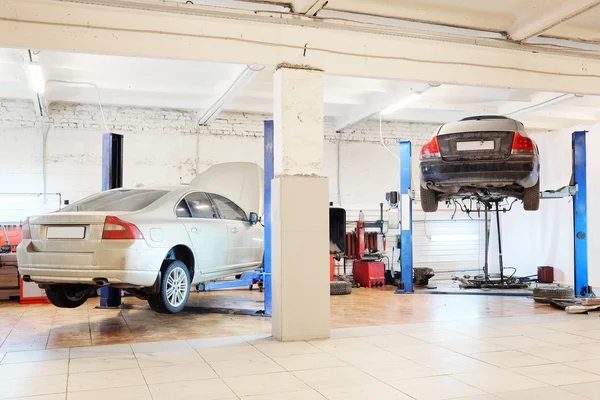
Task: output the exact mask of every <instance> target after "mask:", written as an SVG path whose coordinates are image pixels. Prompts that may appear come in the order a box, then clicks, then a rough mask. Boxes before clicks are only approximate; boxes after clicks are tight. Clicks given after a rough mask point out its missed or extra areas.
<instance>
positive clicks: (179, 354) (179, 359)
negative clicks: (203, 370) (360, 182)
mask: <svg viewBox="0 0 600 400" xmlns="http://www.w3.org/2000/svg"><path fill="white" fill-rule="evenodd" d="M135 358H136V359H137V362H138V364H139V366H140V367H141V368H146V367H161V366H162V367H165V366H169V365H178V364H195V363H198V364H204V363H205V361H204V359H203V358H202V357H201V356H200V354H198V352H197V351H196V350H188V351H174V352H161V353H139V354H136V355H135Z"/></svg>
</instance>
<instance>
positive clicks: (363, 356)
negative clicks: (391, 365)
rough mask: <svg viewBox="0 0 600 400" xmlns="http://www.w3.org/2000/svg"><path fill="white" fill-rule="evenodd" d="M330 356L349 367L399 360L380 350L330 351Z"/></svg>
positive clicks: (391, 354)
mask: <svg viewBox="0 0 600 400" xmlns="http://www.w3.org/2000/svg"><path fill="white" fill-rule="evenodd" d="M331 354H332V355H334V356H335V357H337V358H339V359H340V360H342V361H344V362H346V363H348V364H350V365H364V364H378V363H383V362H393V361H398V359H399V357H398V355H396V354H394V353H392V352H389V351H387V350H384V349H381V348H374V349H359V350H342V351H332V352H331ZM400 359H403V358H401V357H400Z"/></svg>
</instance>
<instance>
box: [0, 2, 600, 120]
mask: <svg viewBox="0 0 600 400" xmlns="http://www.w3.org/2000/svg"><path fill="white" fill-rule="evenodd" d="M147 1H148V0H147ZM166 2H169V1H166ZM180 2H182V1H180ZM194 3H195V4H197V5H213V6H215V5H218V6H221V7H229V8H240V9H250V10H255V11H257V12H261V11H264V12H292V11H293V12H295V13H301V14H305V15H309V16H313V15H316V16H317V17H320V18H334V19H352V20H355V21H359V22H364V23H377V24H381V25H397V24H415V23H417V25H416V27H415V25H409V26H408V27H409V28H411V29H420V30H430V29H432V30H436V29H445V30H446V32H449V33H453V34H454V33H456V34H459V35H467V36H468V35H471V36H472V37H474V38H476V37H478V36H482V35H483V36H485V35H486V34H489V35H497V38H498V40H508V39H507V38H509V37H513V36H514V39H515V40H517V39H519V41H521V42H523V43H528V44H531V45H535V44H536V42H535V41H536V40H541V39H544V40H557V39H558V40H562V42H552V43H551V44H552V45H553V46H568V47H570V46H573V47H575V48H579V49H581V47H578V46H584V45H585V46H592V47H591V49H586V51H590V52H593V54H596V52H597V54H598V57H600V44H596V43H595V42H597V41H600V24H598V23H597V21H598V20H599V19H600V6H598V5H600V0H595V1H594V0H529V1H528V2H523V1H521V0H505V1H502V2H491V1H480V0H462V1H460V2H457V1H451V0H402V1H401V0H395V1H394V0H370V1H364V0H329V1H328V2H327V1H324V0H288V1H277V0H275V1H269V2H268V3H265V2H264V1H259V0H257V1H243V0H196V1H195V2H194ZM374 17H377V18H379V19H376V20H373V18H374ZM457 28H458V30H456V31H455V29H457ZM465 28H466V29H469V30H472V31H468V32H464V31H461V30H460V29H465ZM492 37H496V36H492ZM565 41H566V42H565ZM594 46H598V48H597V49H596V48H595V47H594ZM35 53H37V52H34V61H37V62H39V64H40V65H41V67H42V69H43V72H44V77H45V79H46V81H47V84H46V92H45V100H46V102H47V103H52V102H57V101H61V102H76V103H91V104H96V103H97V102H98V96H99V97H100V99H101V102H102V104H103V105H124V106H138V107H165V108H181V109H190V110H196V111H198V112H199V113H200V114H202V113H203V112H204V111H206V110H208V109H211V108H212V109H213V110H214V109H215V107H214V105H215V104H218V105H220V107H217V111H222V110H226V111H243V112H260V113H270V112H271V111H272V104H273V83H272V75H273V69H272V68H269V67H267V68H264V69H262V70H259V71H257V72H251V73H250V74H248V71H246V69H247V68H246V66H245V65H235V64H223V63H209V62H197V61H184V60H173V59H150V58H135V57H122V56H106V55H93V54H78V53H67V52H56V51H48V50H43V51H40V52H39V53H37V54H35ZM28 62H29V54H28V52H27V50H22V49H0V98H13V99H28V100H32V105H33V104H34V100H35V99H36V94H35V92H34V91H33V89H32V85H31V83H30V76H29V73H28V69H27V63H28ZM240 74H242V75H243V74H246V75H243V76H245V81H244V82H243V84H240V83H239V82H237V83H236V79H239V78H238V77H239V76H241V75H240ZM59 81H60V82H59ZM490 86H493V82H490ZM96 88H97V89H98V91H96ZM411 93H422V95H421V96H419V97H418V98H417V99H416V100H415V101H413V102H411V103H410V104H406V105H405V106H404V107H402V108H400V109H399V110H398V111H396V112H394V113H391V114H389V115H386V116H385V117H384V118H385V119H389V120H404V121H416V122H431V123H444V122H448V121H454V120H457V119H460V118H463V117H466V116H470V115H475V114H503V115H509V116H514V117H515V118H517V119H520V120H521V121H523V122H524V123H525V125H526V126H527V127H529V128H530V129H533V130H555V129H563V128H571V127H575V126H578V127H586V126H591V125H594V124H595V123H596V122H597V121H598V120H599V119H600V98H599V97H596V96H585V97H578V96H575V95H574V94H570V95H565V94H564V93H550V92H536V91H531V90H520V89H506V88H493V87H461V86H454V85H441V86H437V87H431V86H430V85H429V84H427V83H422V82H421V83H418V82H404V81H384V80H376V79H364V78H352V77H340V76H331V75H326V76H325V80H324V103H325V104H324V106H325V115H326V116H329V117H333V118H335V120H336V126H337V127H338V128H339V129H342V128H344V127H347V126H351V124H353V123H356V122H358V121H359V120H361V119H363V118H368V117H372V116H373V115H376V114H377V113H378V112H379V111H381V110H382V109H384V108H385V107H387V106H389V105H390V104H393V103H394V102H397V101H398V100H402V99H404V98H406V97H407V96H409V95H410V94H411ZM225 94H227V96H226V97H225V98H222V96H224V95H225ZM219 99H221V100H222V101H221V103H223V104H222V105H221V104H220V103H219Z"/></svg>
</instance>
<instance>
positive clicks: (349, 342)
mask: <svg viewBox="0 0 600 400" xmlns="http://www.w3.org/2000/svg"><path fill="white" fill-rule="evenodd" d="M0 360H1V361H0V399H29V400H79V399H81V400H84V399H85V400H94V399H105V398H108V397H110V398H117V399H119V398H123V399H130V400H153V399H154V400H163V399H165V400H167V399H168V400H177V399H189V398H201V399H203V400H210V399H222V400H230V399H238V400H240V399H241V400H278V399H282V400H317V399H331V400H336V399H344V400H347V399H351V400H352V399H357V400H359V399H377V400H386V399H396V400H404V399H416V400H444V399H468V400H498V399H504V400H525V399H526V400H530V399H544V400H575V399H598V400H600V318H599V317H598V316H568V315H566V314H561V313H556V314H548V315H534V316H530V317H503V318H488V319H481V320H468V321H444V322H428V323H419V324H404V325H390V326H378V327H365V328H345V329H338V330H334V331H332V339H329V340H320V341H309V342H293V343H278V342H275V341H273V340H271V338H269V337H266V336H264V335H258V336H252V337H229V338H216V339H194V340H187V341H184V340H181V341H169V342H156V343H138V344H132V345H129V344H121V345H113V346H96V347H80V348H73V349H57V350H32V351H24V352H8V353H6V354H0Z"/></svg>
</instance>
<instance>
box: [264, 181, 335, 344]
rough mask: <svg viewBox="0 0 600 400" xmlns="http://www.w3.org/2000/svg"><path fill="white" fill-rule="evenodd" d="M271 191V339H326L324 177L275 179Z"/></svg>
mask: <svg viewBox="0 0 600 400" xmlns="http://www.w3.org/2000/svg"><path fill="white" fill-rule="evenodd" d="M271 193H272V199H271V201H272V230H273V231H272V232H273V234H272V235H273V236H272V271H271V273H272V285H273V318H272V322H273V337H274V338H275V339H277V340H281V341H292V340H311V339H324V338H328V337H329V336H330V334H331V328H330V306H329V185H328V182H327V178H322V177H304V176H289V177H279V178H275V179H273V183H272V187H271Z"/></svg>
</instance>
